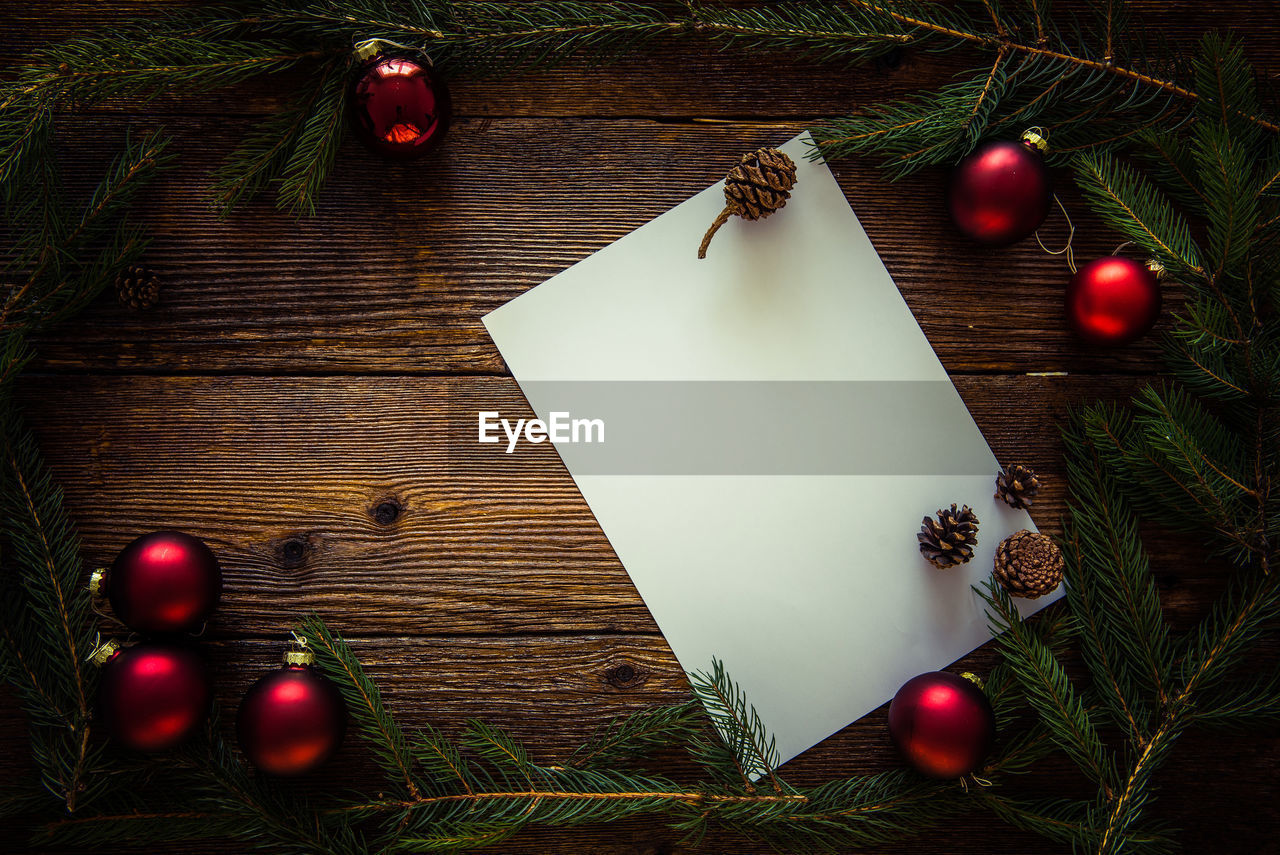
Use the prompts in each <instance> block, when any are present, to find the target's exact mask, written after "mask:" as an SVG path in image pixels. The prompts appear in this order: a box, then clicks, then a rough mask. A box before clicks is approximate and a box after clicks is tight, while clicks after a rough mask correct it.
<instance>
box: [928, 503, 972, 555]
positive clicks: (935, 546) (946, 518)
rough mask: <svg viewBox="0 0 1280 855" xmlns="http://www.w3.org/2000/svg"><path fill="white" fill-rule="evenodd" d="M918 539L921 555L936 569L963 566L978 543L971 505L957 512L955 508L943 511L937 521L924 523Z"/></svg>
mask: <svg viewBox="0 0 1280 855" xmlns="http://www.w3.org/2000/svg"><path fill="white" fill-rule="evenodd" d="M916 540H918V541H920V554H921V555H923V556H924V557H925V558H927V559H928V560H929V563H931V564H932V565H933V566H934V567H937V568H939V569H942V570H945V569H947V568H948V567H954V566H956V565H957V564H964V563H965V562H967V561H968V560H969V559H970V558H972V557H973V545H974V544H975V543H977V542H978V517H977V516H976V515H974V513H973V510H972V509H971V508H970V507H969V506H968V505H965V506H964V507H963V508H961V509H960V510H958V511H957V510H956V506H955V505H952V506H951V508H950V510H947V509H946V508H942V509H940V510H939V511H938V518H937V519H934V518H933V517H925V518H924V519H923V520H921V525H920V533H919V534H917V535H916Z"/></svg>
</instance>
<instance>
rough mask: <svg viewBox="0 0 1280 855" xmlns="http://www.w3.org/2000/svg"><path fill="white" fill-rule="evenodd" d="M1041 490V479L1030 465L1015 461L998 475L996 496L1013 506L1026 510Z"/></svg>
mask: <svg viewBox="0 0 1280 855" xmlns="http://www.w3.org/2000/svg"><path fill="white" fill-rule="evenodd" d="M1039 492H1040V479H1039V478H1037V477H1036V473H1035V472H1034V471H1032V469H1031V467H1030V466H1023V465H1022V464H1020V463H1015V464H1014V465H1013V466H1010V467H1009V468H1008V469H1002V470H1000V472H999V474H997V475H996V494H995V497H996V498H997V499H999V500H1000V501H1002V502H1004V503H1005V504H1006V505H1008V506H1009V507H1011V508H1017V509H1018V510H1023V511H1025V510H1026V509H1027V508H1029V507H1031V504H1032V503H1033V502H1034V501H1035V498H1036V493H1039Z"/></svg>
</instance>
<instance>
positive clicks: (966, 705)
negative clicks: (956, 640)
mask: <svg viewBox="0 0 1280 855" xmlns="http://www.w3.org/2000/svg"><path fill="white" fill-rule="evenodd" d="M995 735H996V717H995V713H994V712H992V710H991V702H990V701H988V700H987V696H986V694H984V693H983V691H982V689H980V688H978V686H977V685H976V684H975V683H973V682H972V681H970V680H968V679H966V678H964V677H961V676H959V675H957V674H951V673H948V672H947V671H933V672H930V673H928V674H921V675H920V676H918V677H912V678H911V679H910V680H908V681H907V682H905V683H903V684H902V688H901V689H898V693H897V694H896V695H894V696H893V701H892V703H890V704H889V736H890V737H891V738H892V739H893V744H894V745H896V746H897V747H898V751H900V752H901V753H902V756H903V757H904V758H906V760H907V762H908V763H910V764H911V765H912V766H914V767H915V768H916V769H917V770H918V771H919V772H921V773H923V774H925V775H928V776H929V777H931V778H958V777H960V776H962V775H967V774H969V773H970V772H973V771H976V770H977V769H978V768H980V767H981V766H982V761H983V760H984V759H985V758H986V756H987V753H988V752H989V751H990V750H991V744H992V742H993V741H994V740H995Z"/></svg>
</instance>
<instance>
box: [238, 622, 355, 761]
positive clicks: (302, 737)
mask: <svg viewBox="0 0 1280 855" xmlns="http://www.w3.org/2000/svg"><path fill="white" fill-rule="evenodd" d="M314 662H315V657H314V656H313V655H312V653H311V651H310V650H308V649H307V647H306V645H305V643H304V644H300V645H299V647H298V649H296V650H290V651H288V652H286V653H285V655H284V667H282V668H281V669H280V670H278V671H273V672H272V673H270V674H267V675H265V676H263V677H260V678H259V679H258V681H257V682H256V683H254V684H253V685H252V686H250V687H249V691H248V692H246V693H245V696H244V699H243V700H242V701H241V702H240V711H239V713H238V714H237V715H236V733H237V735H238V736H239V738H240V748H241V749H242V750H243V751H244V753H245V756H247V757H248V758H249V762H251V763H253V765H254V766H256V767H257V768H258V769H260V770H262V771H263V772H268V773H270V774H272V775H302V774H305V773H307V772H310V771H312V770H314V769H315V768H317V767H318V766H320V765H321V764H322V763H324V762H325V761H326V760H328V759H329V757H330V756H332V755H333V752H334V751H336V750H337V748H338V745H339V744H340V743H341V742H342V734H343V732H344V731H345V729H346V707H345V706H344V705H343V703H342V695H341V694H340V693H339V692H338V689H337V687H336V686H334V684H333V683H332V682H330V681H329V679H328V678H327V677H325V676H324V675H322V674H321V673H320V672H319V671H317V670H316V669H315V668H313V667H312V664H313V663H314Z"/></svg>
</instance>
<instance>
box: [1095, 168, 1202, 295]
mask: <svg viewBox="0 0 1280 855" xmlns="http://www.w3.org/2000/svg"><path fill="white" fill-rule="evenodd" d="M1075 166H1076V183H1077V184H1078V185H1079V187H1080V190H1081V192H1083V193H1084V195H1085V198H1086V200H1088V201H1089V203H1090V205H1091V207H1092V208H1093V210H1094V212H1095V213H1097V214H1098V215H1099V216H1100V217H1101V218H1102V220H1103V222H1104V223H1106V224H1107V225H1109V226H1111V227H1112V228H1113V229H1115V230H1116V231H1118V232H1121V233H1122V234H1124V235H1125V236H1127V237H1128V238H1129V239H1130V240H1132V241H1133V242H1134V243H1136V244H1138V245H1139V246H1141V247H1142V248H1143V249H1145V250H1147V251H1148V252H1150V253H1152V254H1153V255H1154V256H1155V257H1156V258H1157V259H1159V260H1160V262H1161V263H1162V264H1164V266H1165V267H1166V269H1168V270H1170V271H1172V272H1173V273H1174V274H1175V275H1180V276H1199V275H1202V274H1203V273H1204V267H1203V265H1202V263H1201V261H1200V249H1199V247H1197V246H1196V244H1195V241H1194V240H1192V238H1191V229H1190V227H1189V226H1188V225H1187V222H1186V220H1185V219H1183V217H1182V216H1181V215H1180V214H1178V212H1177V211H1176V210H1175V209H1174V207H1173V205H1172V204H1170V203H1169V201H1168V199H1166V198H1165V197H1164V196H1163V194H1161V193H1160V192H1159V191H1158V190H1156V189H1155V188H1154V187H1153V186H1151V185H1150V184H1149V183H1148V182H1146V181H1144V180H1143V179H1142V178H1141V177H1140V176H1139V175H1138V174H1136V173H1135V172H1134V171H1133V170H1131V169H1130V168H1128V167H1126V166H1124V165H1122V164H1120V163H1119V162H1117V161H1116V160H1115V158H1113V157H1111V156H1110V155H1107V154H1096V153H1092V152H1085V153H1082V154H1081V155H1080V156H1079V157H1078V158H1077V159H1076V160H1075Z"/></svg>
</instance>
